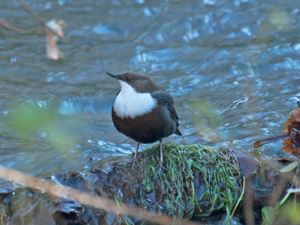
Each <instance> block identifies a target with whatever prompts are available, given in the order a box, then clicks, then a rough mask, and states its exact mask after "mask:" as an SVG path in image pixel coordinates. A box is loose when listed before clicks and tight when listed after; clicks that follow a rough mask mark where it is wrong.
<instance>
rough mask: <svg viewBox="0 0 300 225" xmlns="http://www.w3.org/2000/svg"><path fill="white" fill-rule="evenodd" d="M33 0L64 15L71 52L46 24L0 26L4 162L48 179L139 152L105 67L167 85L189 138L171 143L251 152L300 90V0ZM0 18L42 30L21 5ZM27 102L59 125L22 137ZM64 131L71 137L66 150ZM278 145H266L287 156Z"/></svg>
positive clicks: (3, 5)
mask: <svg viewBox="0 0 300 225" xmlns="http://www.w3.org/2000/svg"><path fill="white" fill-rule="evenodd" d="M26 2H27V3H28V4H29V6H30V7H31V8H32V9H33V10H34V11H35V12H36V13H37V14H39V15H40V17H41V18H43V19H44V20H45V21H49V20H51V19H56V20H59V19H62V20H64V21H65V22H66V23H67V28H66V29H65V30H64V33H65V40H66V41H64V42H62V41H60V42H59V48H60V50H61V51H62V52H63V53H64V57H63V58H62V59H61V60H59V61H52V60H49V59H47V58H46V56H45V34H44V33H43V32H42V33H37V34H30V35H24V34H19V33H16V32H14V31H11V30H7V29H4V28H0V74H1V75H0V90H1V91H0V127H1V136H0V164H1V165H4V166H8V167H10V168H15V169H18V170H21V171H24V172H29V173H32V174H35V175H50V174H53V173H57V172H61V171H69V170H73V169H79V168H82V167H84V166H85V165H88V164H89V161H90V158H92V159H96V160H98V159H106V158H109V157H116V156H124V155H126V154H131V153H132V152H133V151H135V148H136V143H135V142H134V141H133V140H131V139H130V138H127V137H125V136H124V135H122V134H120V133H118V132H117V130H116V129H115V127H114V126H113V124H112V121H111V115H110V112H111V107H112V105H113V101H114V98H115V95H116V94H117V92H118V90H119V88H120V86H119V84H118V82H117V81H116V80H114V79H112V78H111V77H109V76H107V75H106V74H105V71H109V72H113V73H123V72H125V71H135V72H139V73H144V74H146V75H148V76H150V77H151V78H152V79H153V80H154V81H155V82H156V83H158V84H159V85H160V86H161V87H163V88H164V89H165V90H167V91H168V92H169V93H170V94H171V95H172V96H173V97H174V100H175V105H176V110H177V112H178V115H179V118H180V130H181V132H182V133H183V136H182V137H179V136H176V135H172V136H170V137H168V138H166V139H164V141H165V142H175V143H178V144H195V143H202V144H205V145H211V146H217V147H234V148H237V149H241V150H243V151H252V150H253V148H252V146H251V144H252V143H253V142H254V141H256V140H257V139H259V138H264V137H271V136H275V135H280V134H281V133H283V124H284V122H285V120H286V119H287V118H288V113H289V112H290V111H291V110H292V109H293V108H295V107H296V106H297V104H296V101H297V99H299V98H300V75H299V68H300V54H299V53H300V29H299V28H300V2H299V1H292V0H291V1H279V0H270V1H254V0H235V1H231V0H218V1H216V0H202V1H195V0H191V1H161V0H160V1H156V0H155V1H147V0H123V1H118V0H112V1H104V0H102V1H91V0H85V1H75V0H57V1H46V0H34V1H32V0H30V1H26ZM0 18H2V19H3V20H4V21H5V22H7V23H8V24H10V25H13V26H15V27H18V28H21V29H25V30H32V29H35V28H38V27H39V24H38V23H37V21H36V20H35V19H33V18H32V17H31V16H30V15H29V14H28V13H27V12H26V11H25V10H24V9H23V7H22V6H21V5H20V4H19V3H18V2H17V1H5V2H4V1H2V2H0ZM23 105H27V106H34V107H40V108H41V109H44V110H45V111H48V110H49V111H51V115H52V116H51V120H50V121H46V122H47V123H48V124H49V123H50V124H54V125H53V126H52V128H51V129H48V128H49V127H43V126H41V127H38V128H36V127H33V128H32V130H31V131H30V132H29V131H28V130H26V131H23V132H25V133H24V134H21V136H20V130H18V129H15V128H12V125H11V117H10V115H15V117H12V118H13V120H17V119H18V118H20V117H22V116H21V115H22V113H21V114H20V112H19V114H18V113H16V111H17V109H18V107H19V106H23ZM29 108H30V107H29ZM26 110H29V109H28V108H26ZM21 112H22V110H21ZM34 116H36V114H34ZM25 120H26V118H25ZM45 120H47V119H46V118H45ZM21 122H22V121H21ZM21 122H20V123H21ZM23 122H24V121H23ZM27 122H28V121H27ZM32 123H33V124H34V121H33V122H32ZM17 133H18V134H17ZM21 133H22V132H21ZM22 135H23V137H22ZM55 135H56V136H60V137H61V138H62V139H63V140H65V141H66V142H70V141H71V142H72V143H73V145H69V147H67V148H66V149H64V150H62V149H63V147H62V145H61V144H57V145H55V138H52V139H51V137H53V136H55ZM49 137H50V138H49ZM53 140H54V141H53ZM70 146H72V147H70ZM145 147H147V145H141V147H140V149H143V148H145ZM280 147H281V142H280V141H279V142H277V143H275V144H270V145H268V146H265V147H264V148H263V151H264V152H265V153H266V154H267V155H269V156H283V155H284V153H283V152H282V151H280V150H279V148H280Z"/></svg>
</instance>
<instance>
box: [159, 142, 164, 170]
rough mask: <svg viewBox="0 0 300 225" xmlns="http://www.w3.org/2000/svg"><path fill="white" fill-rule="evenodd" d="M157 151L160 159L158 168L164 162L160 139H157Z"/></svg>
mask: <svg viewBox="0 0 300 225" xmlns="http://www.w3.org/2000/svg"><path fill="white" fill-rule="evenodd" d="M159 150H160V158H159V162H158V165H159V167H161V166H162V164H163V161H164V158H163V152H162V139H159Z"/></svg>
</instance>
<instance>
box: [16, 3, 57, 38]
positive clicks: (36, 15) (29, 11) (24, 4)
mask: <svg viewBox="0 0 300 225" xmlns="http://www.w3.org/2000/svg"><path fill="white" fill-rule="evenodd" d="M17 1H18V2H19V3H20V4H21V5H22V6H23V8H24V9H25V10H26V11H27V12H28V13H29V14H30V15H31V16H32V17H33V18H34V19H36V21H38V22H39V24H41V25H42V26H43V27H45V28H46V29H47V30H48V31H50V32H51V33H53V34H55V35H57V36H58V37H59V35H58V34H57V33H56V32H55V31H53V30H52V29H51V28H49V27H48V26H47V25H46V22H45V21H44V20H43V19H42V18H41V17H39V16H38V14H36V13H35V12H34V11H33V10H32V9H31V8H30V7H29V5H27V4H26V3H25V2H23V0H17Z"/></svg>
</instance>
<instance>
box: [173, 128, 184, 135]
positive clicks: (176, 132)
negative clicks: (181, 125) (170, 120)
mask: <svg viewBox="0 0 300 225" xmlns="http://www.w3.org/2000/svg"><path fill="white" fill-rule="evenodd" d="M174 133H175V134H177V135H180V136H182V133H181V132H180V131H179V130H178V128H177V129H176V130H175V132H174Z"/></svg>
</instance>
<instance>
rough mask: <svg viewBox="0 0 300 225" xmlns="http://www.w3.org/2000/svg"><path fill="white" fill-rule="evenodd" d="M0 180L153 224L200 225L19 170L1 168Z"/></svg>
mask: <svg viewBox="0 0 300 225" xmlns="http://www.w3.org/2000/svg"><path fill="white" fill-rule="evenodd" d="M0 178H2V179H5V180H9V181H10V182H14V183H20V184H24V185H26V186H28V187H30V188H31V189H35V190H39V191H43V192H47V193H48V194H50V195H53V196H56V197H59V198H68V199H72V200H74V201H76V202H79V203H81V204H84V205H90V206H92V207H94V208H97V209H103V210H105V211H109V212H113V213H116V214H121V215H126V216H132V217H138V218H140V219H142V220H147V221H149V222H152V223H158V224H162V225H164V224H170V223H172V222H175V223H176V224H182V225H196V224H197V225H200V224H199V223H194V222H191V221H180V220H178V219H177V220H176V221H174V219H173V218H172V217H170V216H167V215H162V214H159V213H157V212H153V213H152V212H151V213H150V214H151V215H149V214H148V213H147V212H145V211H144V209H142V208H138V207H133V206H130V205H128V204H119V206H118V205H117V204H115V203H114V202H113V201H111V200H109V199H107V198H102V197H99V196H95V195H91V194H88V193H85V192H82V191H79V190H75V189H72V188H70V187H66V186H62V185H58V184H54V183H52V182H50V181H45V180H42V179H39V178H37V177H34V176H29V175H27V174H25V173H22V172H20V171H17V170H13V169H9V168H6V167H3V166H0Z"/></svg>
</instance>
